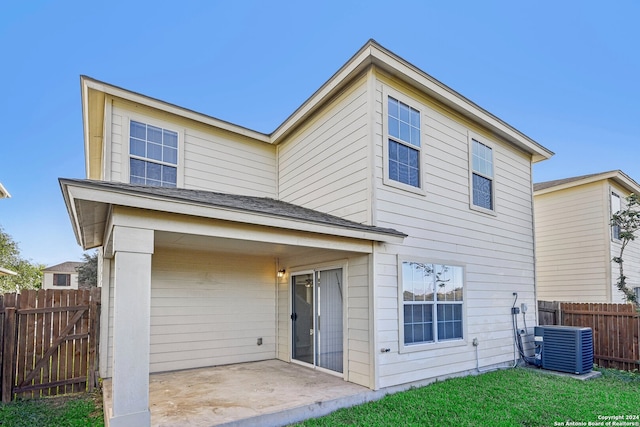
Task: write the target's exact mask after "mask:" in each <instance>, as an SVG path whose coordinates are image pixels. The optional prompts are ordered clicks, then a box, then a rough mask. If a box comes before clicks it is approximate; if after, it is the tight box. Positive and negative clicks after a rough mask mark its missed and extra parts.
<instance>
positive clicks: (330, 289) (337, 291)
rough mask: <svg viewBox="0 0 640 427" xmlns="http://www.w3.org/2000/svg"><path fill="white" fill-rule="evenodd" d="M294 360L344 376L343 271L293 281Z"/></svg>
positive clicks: (298, 276)
mask: <svg viewBox="0 0 640 427" xmlns="http://www.w3.org/2000/svg"><path fill="white" fill-rule="evenodd" d="M291 282H292V283H291V288H292V293H293V295H292V298H293V304H292V305H293V310H292V314H291V320H292V332H293V334H292V336H293V346H292V347H293V350H292V356H293V359H295V360H298V361H300V362H304V363H308V364H310V365H313V366H317V367H320V368H324V369H329V370H331V371H335V372H342V369H343V367H342V360H343V348H342V347H343V345H342V343H343V328H342V323H343V322H342V317H343V315H342V303H343V298H342V296H343V286H342V269H341V268H336V269H332V270H317V271H313V272H308V273H301V274H294V275H293V276H292V277H291Z"/></svg>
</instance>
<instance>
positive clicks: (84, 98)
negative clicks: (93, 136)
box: [80, 76, 90, 177]
mask: <svg viewBox="0 0 640 427" xmlns="http://www.w3.org/2000/svg"><path fill="white" fill-rule="evenodd" d="M80 101H81V104H82V135H83V137H84V170H85V175H86V176H87V177H88V176H89V166H90V161H89V157H90V156H89V88H88V87H87V78H86V77H85V76H80Z"/></svg>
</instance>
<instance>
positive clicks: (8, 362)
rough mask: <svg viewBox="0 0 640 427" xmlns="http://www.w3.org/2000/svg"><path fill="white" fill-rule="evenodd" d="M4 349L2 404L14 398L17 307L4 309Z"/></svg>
mask: <svg viewBox="0 0 640 427" xmlns="http://www.w3.org/2000/svg"><path fill="white" fill-rule="evenodd" d="M3 333H4V343H3V344H4V348H3V349H2V350H3V361H2V402H3V403H9V402H11V400H12V397H13V383H14V373H15V363H16V351H15V350H16V307H15V306H14V307H6V306H5V308H4V331H3Z"/></svg>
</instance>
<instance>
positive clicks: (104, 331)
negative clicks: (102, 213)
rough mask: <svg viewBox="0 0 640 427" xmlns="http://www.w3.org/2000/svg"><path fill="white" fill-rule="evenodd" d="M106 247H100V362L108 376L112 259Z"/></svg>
mask: <svg viewBox="0 0 640 427" xmlns="http://www.w3.org/2000/svg"><path fill="white" fill-rule="evenodd" d="M104 255H105V253H104V248H102V247H101V248H100V249H98V287H99V288H100V289H101V294H100V300H101V301H102V309H101V310H100V325H102V327H101V328H100V352H99V355H98V356H99V362H98V365H99V367H100V376H101V377H102V378H108V377H110V376H111V375H109V372H108V370H107V365H108V362H109V361H108V353H109V351H108V349H109V315H110V313H109V306H110V304H109V303H110V299H109V298H110V295H109V291H110V287H111V259H109V258H105V256H104Z"/></svg>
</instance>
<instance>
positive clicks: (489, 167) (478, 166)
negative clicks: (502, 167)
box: [469, 133, 495, 212]
mask: <svg viewBox="0 0 640 427" xmlns="http://www.w3.org/2000/svg"><path fill="white" fill-rule="evenodd" d="M469 140H470V153H471V155H470V178H469V179H470V185H471V206H472V207H474V208H480V210H485V211H488V212H493V211H495V183H494V174H493V165H494V156H493V147H492V146H491V145H490V144H489V143H488V142H486V141H484V140H483V139H481V138H480V137H478V136H477V135H474V134H471V133H470V135H469Z"/></svg>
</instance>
